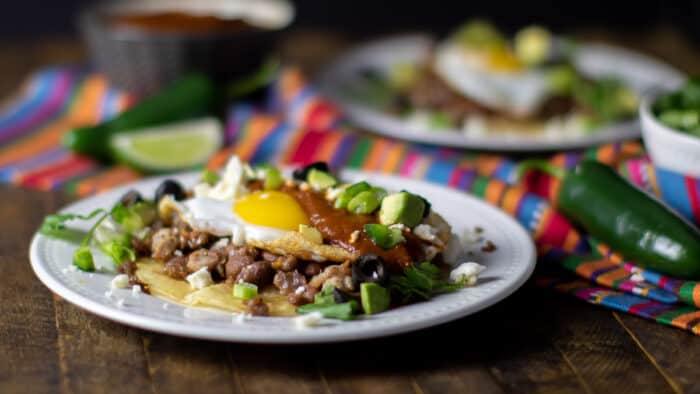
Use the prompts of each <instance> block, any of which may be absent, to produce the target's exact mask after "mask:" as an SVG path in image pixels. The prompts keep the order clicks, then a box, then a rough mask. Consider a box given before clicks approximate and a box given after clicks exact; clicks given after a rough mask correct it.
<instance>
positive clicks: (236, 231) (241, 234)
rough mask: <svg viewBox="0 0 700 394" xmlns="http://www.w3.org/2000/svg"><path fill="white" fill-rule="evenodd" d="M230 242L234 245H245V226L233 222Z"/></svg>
mask: <svg viewBox="0 0 700 394" xmlns="http://www.w3.org/2000/svg"><path fill="white" fill-rule="evenodd" d="M231 243H232V244H234V245H236V246H242V245H245V227H243V225H240V224H234V225H233V227H232V228H231Z"/></svg>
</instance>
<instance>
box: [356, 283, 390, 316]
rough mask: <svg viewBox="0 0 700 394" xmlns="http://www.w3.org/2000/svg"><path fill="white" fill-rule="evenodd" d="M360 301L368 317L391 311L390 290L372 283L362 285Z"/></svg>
mask: <svg viewBox="0 0 700 394" xmlns="http://www.w3.org/2000/svg"><path fill="white" fill-rule="evenodd" d="M360 299H361V301H362V309H364V310H365V313H366V314H368V315H373V314H375V313H380V312H384V311H385V310H387V309H389V304H390V303H391V296H390V295H389V290H387V289H385V288H383V287H382V286H380V285H378V284H376V283H370V282H365V283H362V284H360Z"/></svg>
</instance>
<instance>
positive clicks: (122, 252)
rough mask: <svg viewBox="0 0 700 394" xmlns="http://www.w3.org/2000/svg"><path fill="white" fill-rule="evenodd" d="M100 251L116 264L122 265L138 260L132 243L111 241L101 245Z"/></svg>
mask: <svg viewBox="0 0 700 394" xmlns="http://www.w3.org/2000/svg"><path fill="white" fill-rule="evenodd" d="M100 250H102V252H104V254H106V255H107V256H109V257H110V258H111V259H112V261H114V264H116V265H117V266H119V265H121V264H122V263H124V262H125V261H134V260H136V252H135V251H134V249H133V248H132V247H131V244H130V243H125V242H120V241H111V242H106V243H103V244H100Z"/></svg>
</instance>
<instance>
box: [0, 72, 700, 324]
mask: <svg viewBox="0 0 700 394" xmlns="http://www.w3.org/2000/svg"><path fill="white" fill-rule="evenodd" d="M7 103H8V104H6V106H5V107H4V108H3V109H2V111H0V182H4V183H12V184H16V185H21V186H25V187H30V188H37V189H41V190H64V191H67V192H69V193H73V194H77V195H80V196H82V195H87V194H91V193H95V192H99V191H102V190H106V189H109V188H111V187H114V186H115V185H118V184H122V183H125V182H129V181H132V180H135V179H138V177H139V174H137V173H136V172H134V171H132V170H130V169H128V168H125V167H122V166H112V167H105V166H102V165H100V164H99V163H96V162H95V161H93V160H91V159H88V158H85V157H80V156H76V155H73V154H71V153H70V152H67V151H66V150H65V149H63V148H62V147H61V146H60V143H59V142H60V138H61V135H62V134H63V132H64V131H66V130H68V129H69V128H71V127H76V126H82V125H88V124H93V123H97V122H100V121H102V120H104V119H107V118H109V117H110V116H113V115H114V114H116V113H118V112H119V111H120V110H123V109H124V108H126V106H128V104H129V98H128V96H126V95H125V94H122V93H120V92H118V91H116V90H114V89H111V88H110V87H109V85H108V84H107V82H106V81H105V79H103V78H102V77H101V76H99V75H95V74H90V73H87V72H85V70H75V69H49V70H45V71H41V72H39V73H37V74H35V75H34V76H32V77H31V78H30V79H29V81H28V82H27V83H25V85H24V86H23V88H22V89H21V91H20V93H19V94H18V95H17V96H16V97H14V98H13V99H11V100H9V101H8V102H7ZM226 140H227V142H228V143H229V145H228V146H227V147H226V148H224V149H223V150H222V151H221V152H219V153H218V154H216V155H215V156H214V157H213V158H212V159H211V161H210V162H209V164H208V167H209V168H212V169H215V168H219V167H221V166H222V165H223V164H224V163H225V161H226V159H227V158H228V157H229V156H230V155H231V154H237V155H239V156H241V158H243V159H244V160H248V161H251V162H254V163H261V162H272V163H276V164H293V165H299V164H305V163H310V162H313V161H318V160H323V161H327V162H329V163H330V164H331V166H333V167H336V168H338V167H343V166H347V167H351V168H356V169H362V170H366V171H377V172H383V173H391V174H400V175H402V176H407V177H413V178H421V179H425V180H427V181H430V182H435V183H440V184H444V185H447V186H449V187H453V188H458V189H461V190H465V191H468V192H470V193H472V194H474V195H476V196H478V197H480V198H482V199H484V200H485V201H487V202H489V203H491V204H493V205H496V206H498V207H500V208H501V209H503V210H504V211H505V212H507V213H508V214H510V215H511V216H513V217H514V218H515V219H517V220H518V221H519V222H520V223H521V224H522V225H523V226H524V227H525V228H526V229H527V230H528V231H529V232H530V234H531V235H532V237H533V239H534V240H535V242H536V244H537V246H538V250H539V252H540V262H541V263H544V264H546V265H547V266H548V267H556V268H555V269H556V271H555V272H557V274H556V275H555V276H554V277H543V276H542V275H540V274H538V277H537V279H536V283H538V284H540V285H543V286H548V287H551V288H553V289H555V290H558V291H562V292H566V293H569V294H572V295H574V296H576V297H579V298H582V299H584V300H586V301H588V302H590V303H594V304H599V305H603V306H607V307H609V308H613V309H616V310H620V311H624V312H628V313H631V314H634V315H638V316H641V317H645V318H648V319H653V320H655V321H657V322H660V323H662V324H667V325H673V326H676V327H680V328H683V329H686V330H689V331H691V332H694V333H696V334H700V311H698V308H700V285H699V284H698V283H696V282H693V281H683V280H677V279H674V278H669V277H665V276H662V275H659V274H658V273H655V272H651V271H648V270H643V269H641V268H639V267H637V266H636V265H635V264H634V262H628V261H625V260H624V259H623V258H622V257H621V256H619V255H617V254H616V253H614V252H613V251H611V250H609V248H607V247H606V246H605V245H602V244H599V243H597V242H595V241H594V240H592V239H590V238H589V237H588V236H586V235H585V234H582V233H581V232H580V231H579V230H577V229H576V228H575V227H574V226H572V225H571V224H570V223H569V221H568V220H567V219H566V218H564V217H563V216H562V215H561V214H559V213H558V212H557V211H556V210H555V209H554V208H553V206H552V205H551V204H550V198H551V196H552V195H554V194H555V192H556V189H557V187H558V184H557V181H556V180H555V179H552V178H550V177H548V176H546V175H544V174H530V175H529V176H528V177H526V179H525V180H524V181H523V182H520V183H517V182H516V178H515V176H514V174H515V172H514V171H515V166H516V164H517V163H516V162H514V161H512V160H510V159H509V158H507V157H504V156H498V155H484V154H469V153H465V152H461V151H457V150H453V149H446V148H439V147H432V146H427V145H420V144H409V143H405V142H399V141H395V140H390V139H386V138H379V137H373V136H367V135H365V134H358V133H355V132H353V130H352V129H351V128H349V127H348V126H347V125H345V123H344V122H343V120H342V114H341V112H340V111H339V110H338V109H337V108H335V107H334V106H333V105H331V104H330V103H328V102H327V101H325V100H323V98H322V97H320V96H319V95H317V94H316V93H315V92H314V90H313V87H311V86H310V85H309V84H307V83H306V81H305V79H304V77H303V75H302V74H301V73H300V72H299V71H298V70H295V69H288V70H285V71H284V72H283V73H282V74H281V75H280V77H279V78H278V80H277V82H276V83H275V84H274V86H273V87H272V89H271V92H270V95H269V100H268V102H267V105H266V106H265V108H262V109H261V108H254V107H251V106H248V105H236V106H234V107H233V108H232V109H231V111H230V113H229V115H228V119H227V126H226ZM584 157H585V158H593V159H596V160H600V161H602V162H604V163H606V164H609V165H611V166H614V167H616V168H619V169H620V171H621V173H622V174H623V175H625V176H626V177H627V178H628V179H629V180H630V181H631V182H633V183H634V184H636V185H638V186H639V187H640V188H642V189H644V190H648V191H649V192H650V193H653V194H654V195H656V196H657V197H659V198H661V199H663V200H664V201H666V202H667V203H668V204H669V205H670V206H672V207H674V208H675V209H676V210H678V212H679V213H681V214H682V215H684V216H685V217H687V218H688V219H690V220H691V221H694V222H695V223H700V203H699V199H698V195H699V193H700V182H698V180H696V179H692V178H689V177H684V176H681V175H678V174H675V173H671V172H668V171H664V170H662V169H658V168H655V167H654V166H653V165H652V164H651V163H650V162H649V159H648V158H647V157H646V156H645V155H644V150H643V147H642V146H641V144H639V143H638V142H625V143H618V144H609V145H603V146H600V147H596V148H593V149H588V150H586V151H582V152H566V153H560V154H556V155H554V156H553V157H552V158H551V161H552V163H554V164H556V165H558V166H562V167H565V168H569V167H571V166H574V165H575V164H576V163H577V162H578V161H579V160H581V159H582V158H584ZM548 271H551V270H548ZM567 272H569V274H567ZM574 274H575V275H574ZM584 279H585V280H584Z"/></svg>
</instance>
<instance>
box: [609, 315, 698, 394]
mask: <svg viewBox="0 0 700 394" xmlns="http://www.w3.org/2000/svg"><path fill="white" fill-rule="evenodd" d="M617 318H618V322H619V323H620V324H621V325H622V327H623V328H624V329H625V330H626V331H627V333H628V334H629V335H630V337H631V338H632V340H633V341H635V342H636V343H637V345H638V346H639V347H640V349H642V350H643V351H644V353H645V355H646V356H647V358H649V361H650V362H651V363H652V364H653V365H654V366H655V367H656V368H657V369H659V371H660V373H662V374H663V375H665V376H664V377H665V378H666V380H667V381H668V382H669V384H670V385H671V386H672V387H675V388H676V390H677V391H678V392H686V393H700V385H699V384H698V373H697V366H698V365H700V340H699V339H698V337H697V336H695V335H693V334H691V333H689V332H686V331H683V330H679V329H676V328H674V327H667V326H663V325H660V324H657V323H654V322H651V321H648V320H645V319H642V318H639V317H636V316H631V315H626V314H622V313H619V314H617Z"/></svg>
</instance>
